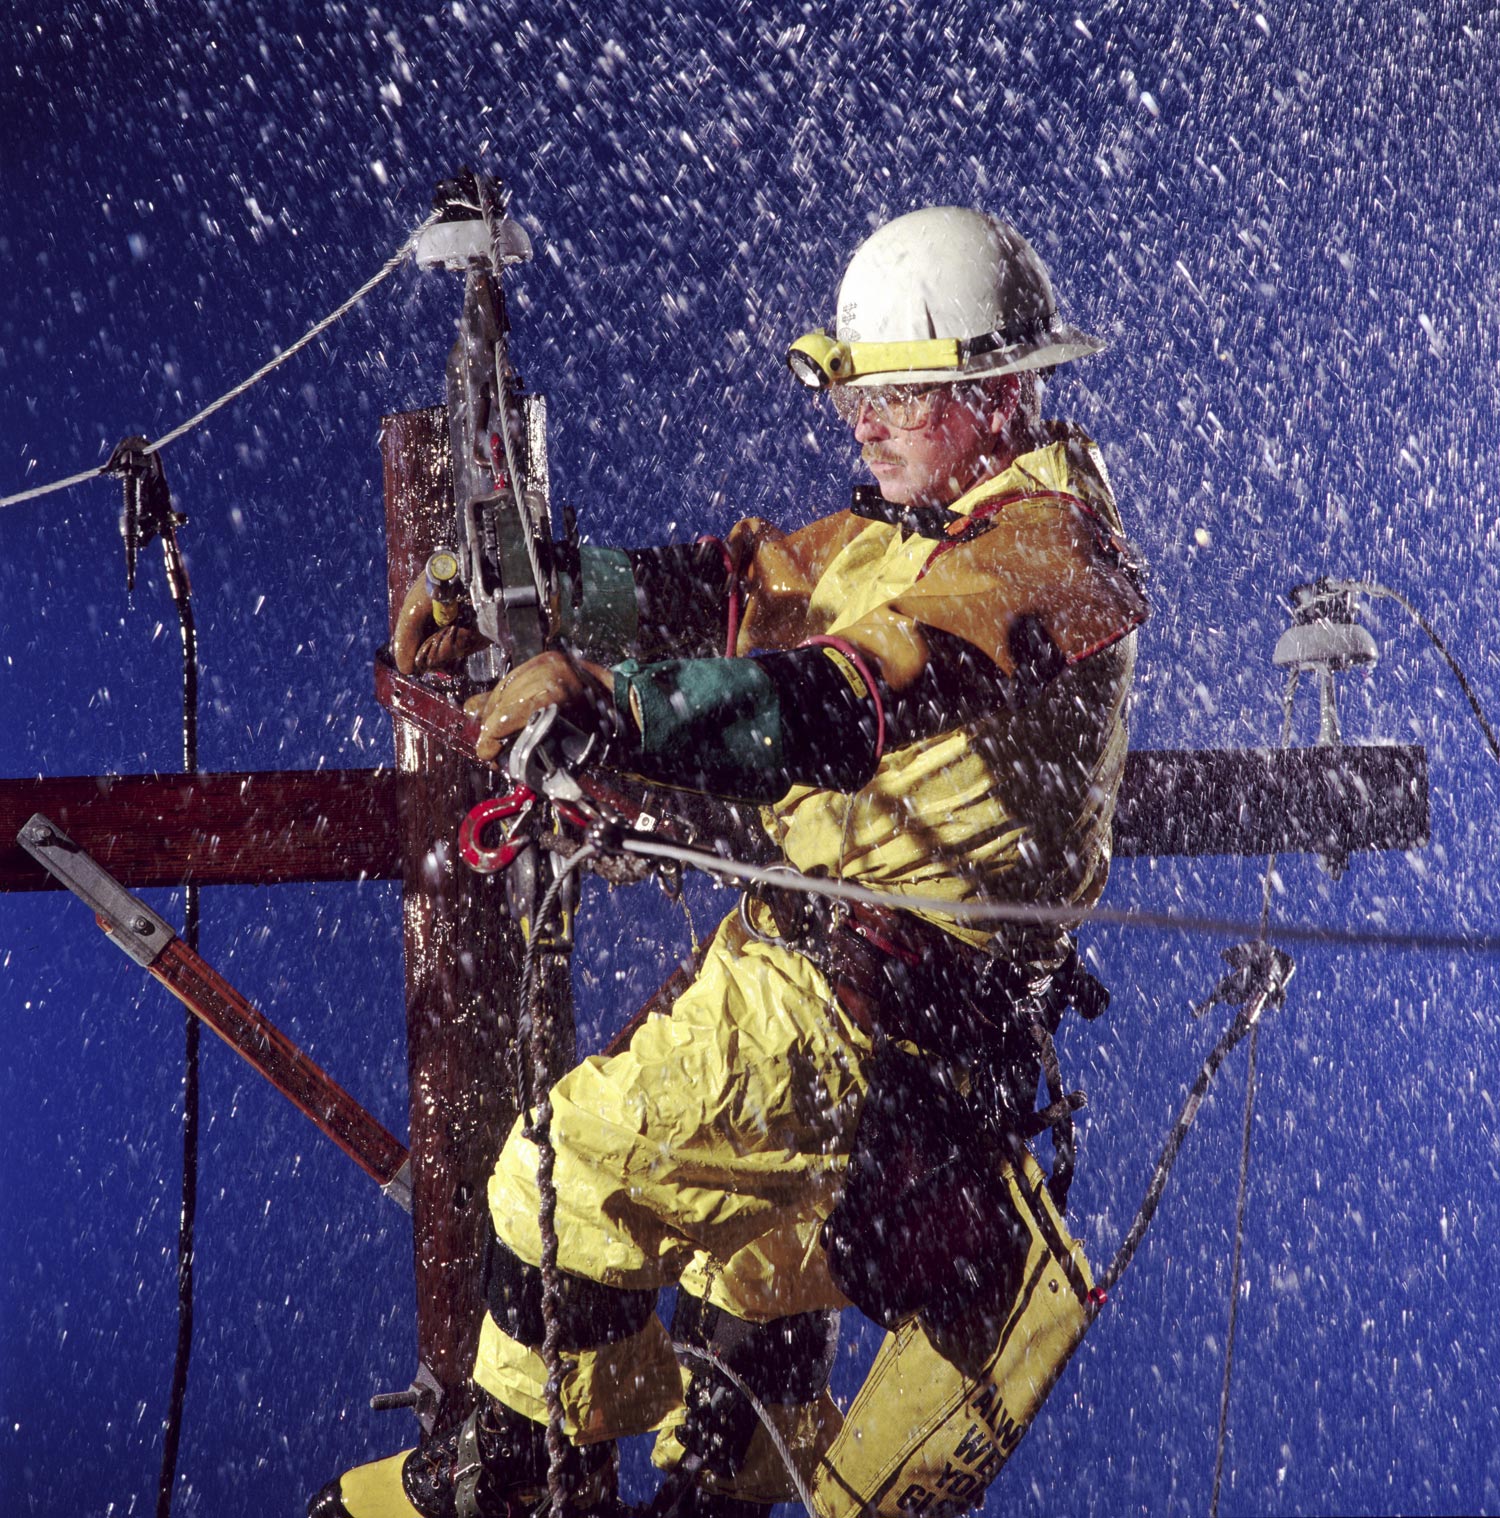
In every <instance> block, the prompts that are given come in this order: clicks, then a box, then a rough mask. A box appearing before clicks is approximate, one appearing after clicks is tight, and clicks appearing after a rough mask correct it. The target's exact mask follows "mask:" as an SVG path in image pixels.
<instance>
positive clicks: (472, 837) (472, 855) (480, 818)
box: [458, 784, 537, 875]
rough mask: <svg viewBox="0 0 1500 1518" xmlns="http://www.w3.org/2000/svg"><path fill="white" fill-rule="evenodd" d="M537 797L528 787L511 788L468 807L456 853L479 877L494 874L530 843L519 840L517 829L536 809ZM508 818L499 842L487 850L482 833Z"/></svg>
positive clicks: (527, 840) (460, 829)
mask: <svg viewBox="0 0 1500 1518" xmlns="http://www.w3.org/2000/svg"><path fill="white" fill-rule="evenodd" d="M536 803H537V794H536V792H535V791H534V790H532V789H531V787H530V786H529V785H520V784H517V785H513V786H511V788H510V789H509V790H508V791H506V792H505V794H504V795H503V796H490V797H488V798H486V799H485V800H484V801H481V802H480V803H479V804H478V806H475V807H471V808H470V810H469V814H468V816H467V817H465V818H464V820H463V822H462V824H460V826H459V829H458V853H459V857H460V858H461V859H462V860H463V862H464V863H465V864H466V865H468V867H469V868H470V869H471V870H474V871H475V872H476V873H478V874H480V875H494V874H497V873H498V872H499V871H500V870H503V869H504V868H505V867H506V866H507V865H508V864H510V863H511V861H512V860H514V859H515V857H516V855H517V854H519V853H520V852H521V850H522V849H524V848H525V847H526V845H527V844H528V843H529V842H530V841H531V840H530V839H527V838H518V837H517V836H516V834H517V830H518V829H519V828H520V827H521V825H522V823H524V822H525V820H526V818H527V817H528V816H529V815H530V814H531V812H532V811H533V810H534V809H535V807H536ZM506 818H510V819H511V822H510V825H509V826H508V827H507V828H506V829H505V836H504V838H503V839H502V840H501V842H500V843H498V844H496V845H495V846H494V847H492V848H486V847H485V846H484V843H483V842H482V839H483V835H484V830H485V829H486V828H487V827H489V826H490V824H491V823H495V822H501V821H504V820H505V819H506Z"/></svg>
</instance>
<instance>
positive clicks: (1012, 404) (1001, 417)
mask: <svg viewBox="0 0 1500 1518" xmlns="http://www.w3.org/2000/svg"><path fill="white" fill-rule="evenodd" d="M990 386H991V387H992V388H990V433H991V435H992V436H994V437H999V436H1000V434H1001V433H1002V432H1004V431H1005V429H1006V428H1007V427H1009V426H1010V422H1011V418H1012V417H1013V416H1015V414H1016V407H1017V405H1018V404H1019V403H1020V400H1021V379H1020V376H1019V375H1015V374H1002V375H1001V376H1000V377H999V378H998V379H994V380H991V381H990Z"/></svg>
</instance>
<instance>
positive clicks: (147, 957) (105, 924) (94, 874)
mask: <svg viewBox="0 0 1500 1518" xmlns="http://www.w3.org/2000/svg"><path fill="white" fill-rule="evenodd" d="M16 842H17V843H19V844H20V845H21V847H22V848H23V849H25V850H26V852H27V853H28V854H30V855H31V857H32V858H33V859H35V860H36V861H37V863H38V864H40V865H41V866H42V868H43V869H44V870H46V871H47V873H48V874H49V875H51V876H53V877H54V878H55V879H56V880H57V881H58V882H59V883H60V884H62V885H65V886H66V887H67V888H68V889H69V890H70V891H71V892H72V893H73V894H74V895H75V896H76V897H77V898H78V899H79V900H80V901H81V902H83V904H84V905H85V906H86V907H88V908H89V909H90V910H91V911H92V912H93V913H94V915H95V916H96V917H97V918H98V919H99V926H100V927H102V928H103V929H104V931H105V932H106V933H107V934H108V935H109V936H110V937H111V938H112V939H113V940H114V941H115V943H117V944H118V945H119V946H120V947H121V948H122V949H123V950H124V951H125V952H126V953H127V954H128V955H129V956H130V957H131V958H132V959H133V960H134V961H135V962H136V963H137V964H138V965H141V966H143V967H145V968H146V969H150V967H151V966H152V965H154V964H155V963H156V961H157V960H158V959H159V958H160V957H161V953H162V950H164V949H165V948H166V947H167V945H168V944H169V943H171V942H172V940H173V939H175V938H176V937H177V930H176V929H175V928H173V927H172V926H171V924H170V923H168V922H167V921H166V919H165V918H162V917H159V916H158V915H157V914H156V913H155V912H153V911H152V910H151V908H150V907H148V906H147V905H146V903H145V902H144V901H142V900H141V899H140V897H139V896H132V895H131V894H130V892H129V891H127V890H126V889H125V887H124V886H122V885H121V884H120V882H119V881H118V880H116V879H115V877H114V876H113V875H111V874H110V873H109V871H108V870H106V869H105V868H104V867H103V866H102V865H100V864H98V863H96V862H95V860H94V858H93V856H92V855H91V854H89V853H88V851H87V850H85V849H82V848H80V847H79V846H78V845H77V844H76V843H74V842H73V840H72V839H71V838H69V837H68V835H67V834H66V833H65V832H63V830H62V829H61V828H60V827H59V826H58V825H57V824H56V823H55V822H53V821H52V819H51V818H50V817H46V816H44V815H43V814H42V813H41V812H37V813H35V814H34V815H33V816H32V817H31V819H30V821H28V822H27V823H26V825H25V826H24V827H23V828H22V829H21V831H20V832H19V833H17V834H16Z"/></svg>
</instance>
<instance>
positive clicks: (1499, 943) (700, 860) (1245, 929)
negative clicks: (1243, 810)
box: [623, 837, 1500, 955]
mask: <svg viewBox="0 0 1500 1518" xmlns="http://www.w3.org/2000/svg"><path fill="white" fill-rule="evenodd" d="M623 847H624V849H625V851H626V852H627V853H630V854H638V855H640V856H641V857H642V858H644V859H667V860H671V861H673V862H675V863H678V864H686V865H690V866H691V867H692V868H693V869H697V870H702V871H704V872H705V873H706V874H710V875H721V876H723V877H725V878H726V879H729V880H740V881H744V882H747V883H748V884H751V885H774V886H779V887H782V888H784V889H786V890H789V891H801V892H803V893H804V894H805V895H808V896H827V897H829V898H830V899H831V900H834V901H852V902H863V903H865V904H866V905H869V906H879V907H898V908H904V909H905V910H906V911H909V912H938V913H941V914H942V915H943V916H944V917H948V918H951V919H952V920H953V921H954V922H962V923H978V924H984V923H1020V924H1024V925H1028V926H1033V927H1035V926H1042V927H1058V928H1067V929H1072V928H1076V927H1078V926H1079V925H1080V924H1082V923H1085V922H1094V923H1107V924H1110V925H1112V926H1116V927H1124V928H1140V929H1147V930H1154V931H1158V932H1168V933H1202V934H1206V935H1210V936H1213V937H1234V938H1255V937H1258V936H1259V935H1260V932H1261V925H1260V923H1258V922H1247V921H1246V920H1245V919H1243V918H1234V917H1197V916H1193V915H1191V914H1189V913H1179V912H1143V911H1138V910H1135V909H1128V910H1127V909H1119V908H1111V907H1043V906H1024V905H1020V904H1015V903H1010V902H999V901H984V902H980V901H950V900H949V899H948V898H947V897H945V896H915V895H913V896H907V895H902V894H899V893H897V892H894V891H872V890H870V889H869V888H868V887H865V886H857V885H852V884H850V883H849V882H847V881H840V880H826V879H823V878H822V877H820V876H813V875H804V874H802V873H801V872H800V871H796V870H787V869H786V867H785V866H784V865H783V866H765V865H753V864H747V863H745V862H743V861H742V860H737V859H723V858H720V856H719V855H717V854H706V853H704V852H702V851H701V850H699V849H688V848H683V847H681V846H680V845H678V844H670V843H659V842H654V841H651V840H649V839H646V838H629V837H627V838H626V839H625V841H624V844H623ZM1270 930H1271V931H1274V933H1275V936H1276V938H1277V939H1278V940H1284V941H1286V942H1288V943H1308V944H1324V945H1329V946H1336V947H1343V948H1360V949H1368V948H1395V949H1410V950H1414V951H1417V952H1425V953H1441V954H1455V953H1457V954H1480V955H1490V954H1500V934H1484V935H1479V936H1472V935H1465V934H1460V933H1396V932H1389V931H1386V930H1382V929H1374V928H1371V929H1361V928H1328V927H1323V926H1320V925H1317V924H1312V925H1307V924H1299V923H1283V922H1277V923H1274V924H1272V925H1271V928H1270Z"/></svg>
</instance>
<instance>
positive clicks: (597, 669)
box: [464, 650, 614, 762]
mask: <svg viewBox="0 0 1500 1518" xmlns="http://www.w3.org/2000/svg"><path fill="white" fill-rule="evenodd" d="M464 705H465V709H466V710H468V711H470V712H477V713H479V715H480V718H481V721H480V728H479V739H478V742H477V743H476V744H475V745H474V751H475V753H476V754H477V755H478V756H479V758H480V759H482V760H484V761H486V762H489V761H490V760H493V759H494V758H495V757H496V756H497V755H498V754H499V752H500V750H501V748H502V747H503V746H504V744H505V743H506V741H507V740H508V739H510V738H514V737H515V735H516V734H517V733H519V732H520V731H521V729H522V728H523V727H525V726H526V724H527V723H528V722H530V721H531V719H532V718H533V717H534V716H535V715H536V714H537V713H538V712H540V711H543V710H545V709H546V708H547V707H549V706H560V707H561V708H562V710H563V715H564V716H565V717H567V718H568V720H569V721H571V722H573V723H575V725H577V726H578V727H582V728H589V727H592V726H595V725H597V724H598V723H599V722H600V721H601V718H603V717H606V716H607V715H608V714H609V713H612V712H613V710H614V676H613V675H612V674H611V673H610V671H609V670H607V669H605V668H604V667H603V666H602V665H599V664H589V663H587V662H585V661H584V660H582V659H573V658H569V656H568V655H567V654H563V653H558V652H556V651H555V650H554V651H550V652H548V653H544V654H538V655H537V656H536V658H534V659H528V660H527V661H526V662H525V663H524V664H521V665H518V666H517V667H516V668H515V669H513V670H512V671H511V672H510V674H509V675H508V676H507V677H506V678H505V679H504V680H502V681H501V682H500V684H499V685H497V686H496V687H495V688H494V690H492V691H490V692H489V693H488V694H486V695H480V696H475V697H473V698H472V699H471V700H469V701H467V702H465V703H464Z"/></svg>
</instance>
